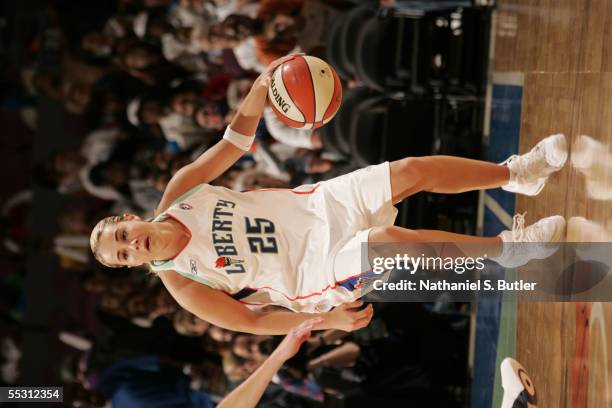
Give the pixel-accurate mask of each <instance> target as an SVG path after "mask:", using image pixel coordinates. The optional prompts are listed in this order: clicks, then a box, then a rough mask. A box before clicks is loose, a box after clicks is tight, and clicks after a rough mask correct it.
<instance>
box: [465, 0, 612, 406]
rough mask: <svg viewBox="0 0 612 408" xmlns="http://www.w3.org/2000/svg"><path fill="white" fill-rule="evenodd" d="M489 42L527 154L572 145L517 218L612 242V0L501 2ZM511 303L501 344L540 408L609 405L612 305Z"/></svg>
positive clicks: (523, 201) (519, 201)
mask: <svg viewBox="0 0 612 408" xmlns="http://www.w3.org/2000/svg"><path fill="white" fill-rule="evenodd" d="M492 39H493V43H492V48H491V57H492V71H493V79H494V80H495V78H501V81H507V82H510V83H515V84H518V85H522V101H521V102H522V103H521V114H520V139H519V149H520V151H521V152H525V151H527V150H528V149H529V148H530V147H531V146H533V145H534V144H535V143H537V142H538V141H539V140H541V139H542V138H544V137H545V136H547V135H551V134H555V133H564V134H565V135H566V136H567V138H568V141H569V143H570V157H569V159H568V163H567V165H566V166H565V168H564V169H563V170H562V171H561V172H560V173H559V174H556V175H555V176H553V177H552V178H551V179H550V180H549V183H548V185H547V186H546V188H545V189H544V190H543V192H542V193H540V195H539V196H537V197H524V196H517V198H516V204H515V206H516V207H515V212H517V213H519V212H520V213H522V212H524V211H526V212H527V214H526V224H528V223H531V222H533V221H534V220H537V219H539V218H541V217H544V216H548V215H553V214H561V215H564V216H565V217H566V219H567V220H568V230H567V241H568V242H589V241H612V201H611V200H612V150H611V149H610V144H611V142H612V0H498V6H497V10H496V11H495V13H494V24H493V29H492ZM504 307H506V306H504ZM513 307H515V309H514V310H513V313H512V314H511V316H512V318H513V319H515V320H514V322H513V323H514V325H513V326H514V327H513V329H512V331H511V332H510V333H508V332H507V331H506V333H502V332H503V330H502V332H500V341H503V342H506V343H510V344H512V345H513V347H512V349H513V350H512V351H513V352H514V354H515V358H516V359H517V360H519V361H520V362H521V363H522V364H523V365H524V366H525V368H526V369H527V371H528V372H529V373H530V374H531V377H532V379H533V381H534V383H535V385H536V388H537V391H538V407H543V408H553V407H554V408H557V407H569V408H581V407H589V408H595V407H612V371H611V370H612V360H611V357H612V303H603V302H597V303H570V302H568V303H544V302H542V303H534V302H518V303H516V304H515V305H514V306H513ZM511 326H512V325H511ZM504 336H505V337H504ZM508 336H514V337H513V338H508ZM512 351H511V352H512ZM476 352H477V351H476ZM498 360H499V355H498ZM496 386H499V380H496ZM497 388H499V387H497ZM496 392H497V393H498V394H499V390H496ZM495 400H496V401H497V402H498V401H499V395H497V396H496V398H495ZM494 406H495V404H494ZM497 407H499V405H497Z"/></svg>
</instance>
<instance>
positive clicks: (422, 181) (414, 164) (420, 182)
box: [399, 157, 432, 191]
mask: <svg viewBox="0 0 612 408" xmlns="http://www.w3.org/2000/svg"><path fill="white" fill-rule="evenodd" d="M399 165H400V171H401V173H402V175H403V177H405V178H406V179H407V180H410V184H411V185H413V186H414V187H415V188H416V189H417V190H419V191H420V190H424V189H425V188H426V187H427V186H426V183H427V180H429V179H430V177H431V176H432V174H431V169H430V165H429V162H428V160H427V158H426V157H406V158H405V159H402V160H400V162H399Z"/></svg>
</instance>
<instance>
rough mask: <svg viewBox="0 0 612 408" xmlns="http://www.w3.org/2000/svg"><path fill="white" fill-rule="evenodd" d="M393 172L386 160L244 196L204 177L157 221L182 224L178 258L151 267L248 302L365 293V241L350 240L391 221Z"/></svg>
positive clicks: (314, 300)
mask: <svg viewBox="0 0 612 408" xmlns="http://www.w3.org/2000/svg"><path fill="white" fill-rule="evenodd" d="M388 172H389V170H388V164H384V165H380V166H372V167H371V168H366V169H362V170H359V171H357V172H353V173H350V174H348V175H345V176H342V177H339V178H336V179H333V180H330V181H325V182H322V183H319V184H316V185H303V186H300V187H298V188H296V189H294V190H288V189H263V190H256V191H251V192H244V193H241V192H237V191H232V190H229V189H227V188H224V187H215V186H211V185H208V184H201V185H199V186H197V187H195V188H193V189H192V190H191V191H189V192H188V193H186V194H184V195H183V196H182V197H180V198H178V199H177V200H176V201H175V202H174V203H173V205H172V206H171V207H170V208H168V210H166V211H165V212H164V213H162V214H160V216H158V217H157V219H156V221H159V220H161V219H165V218H166V217H171V218H173V219H175V220H176V221H178V222H180V223H182V224H183V225H184V226H185V227H187V228H188V229H189V231H190V232H191V239H190V241H189V243H188V244H187V245H186V246H185V248H184V249H183V250H182V251H181V252H180V253H179V254H178V255H177V256H175V257H174V259H172V260H168V261H162V262H153V263H152V264H151V266H152V268H153V269H154V270H167V269H172V270H175V271H177V272H178V273H180V274H182V275H183V276H185V277H188V278H190V279H193V280H195V281H198V282H200V283H203V284H206V285H208V286H210V287H212V288H215V289H218V290H222V291H224V292H226V293H228V294H229V295H231V296H232V297H234V298H235V299H237V300H239V301H241V302H242V303H244V304H245V305H247V306H248V307H250V308H254V309H257V308H260V307H262V306H266V305H279V306H283V307H286V308H288V309H291V310H294V311H304V312H317V311H327V310H329V309H331V308H332V307H333V306H336V305H339V304H342V303H345V302H347V301H351V300H354V299H355V298H358V297H359V296H360V294H359V293H358V292H359V291H358V290H357V289H358V288H360V284H359V277H360V276H362V270H361V269H360V268H361V263H360V262H361V260H360V259H359V258H360V256H359V253H360V245H359V242H357V243H356V245H355V244H351V245H353V246H354V250H353V251H348V252H347V245H348V246H351V245H349V244H348V243H349V241H351V239H352V240H353V241H351V242H354V240H355V236H356V234H357V233H358V232H359V231H362V232H363V231H364V230H365V229H367V228H369V227H371V226H373V225H392V224H393V220H394V219H395V215H396V210H395V208H394V207H393V206H392V205H391V203H390V186H389V185H388V184H389V182H388V180H389V179H388ZM385 178H386V180H385ZM379 191H380V192H379ZM365 232H367V231H365ZM365 239H366V240H367V234H366V238H365ZM347 256H348V258H347Z"/></svg>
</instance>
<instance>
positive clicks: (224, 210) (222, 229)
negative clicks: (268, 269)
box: [212, 200, 246, 274]
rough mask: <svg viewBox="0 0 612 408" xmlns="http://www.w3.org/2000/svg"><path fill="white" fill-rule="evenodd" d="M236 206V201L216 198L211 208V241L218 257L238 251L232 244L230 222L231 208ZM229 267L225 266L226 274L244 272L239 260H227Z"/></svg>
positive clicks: (233, 254)
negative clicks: (212, 208) (215, 202)
mask: <svg viewBox="0 0 612 408" xmlns="http://www.w3.org/2000/svg"><path fill="white" fill-rule="evenodd" d="M234 208H236V203H234V202H233V201H228V200H217V204H216V205H215V209H214V210H213V219H212V241H213V246H214V247H215V252H216V253H217V256H218V257H222V258H223V259H228V260H231V258H229V257H230V256H237V255H238V251H237V250H236V245H234V237H233V235H232V224H233V219H232V217H233V216H234V211H233V209H234ZM227 265H228V266H231V268H226V269H225V272H227V273H228V274H233V273H244V272H246V269H244V265H243V264H242V263H241V262H240V263H239V262H236V263H233V262H227Z"/></svg>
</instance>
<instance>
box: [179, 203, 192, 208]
mask: <svg viewBox="0 0 612 408" xmlns="http://www.w3.org/2000/svg"><path fill="white" fill-rule="evenodd" d="M179 208H180V209H181V210H191V209H192V208H193V207H192V206H190V205H189V204H187V203H180V204H179Z"/></svg>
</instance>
